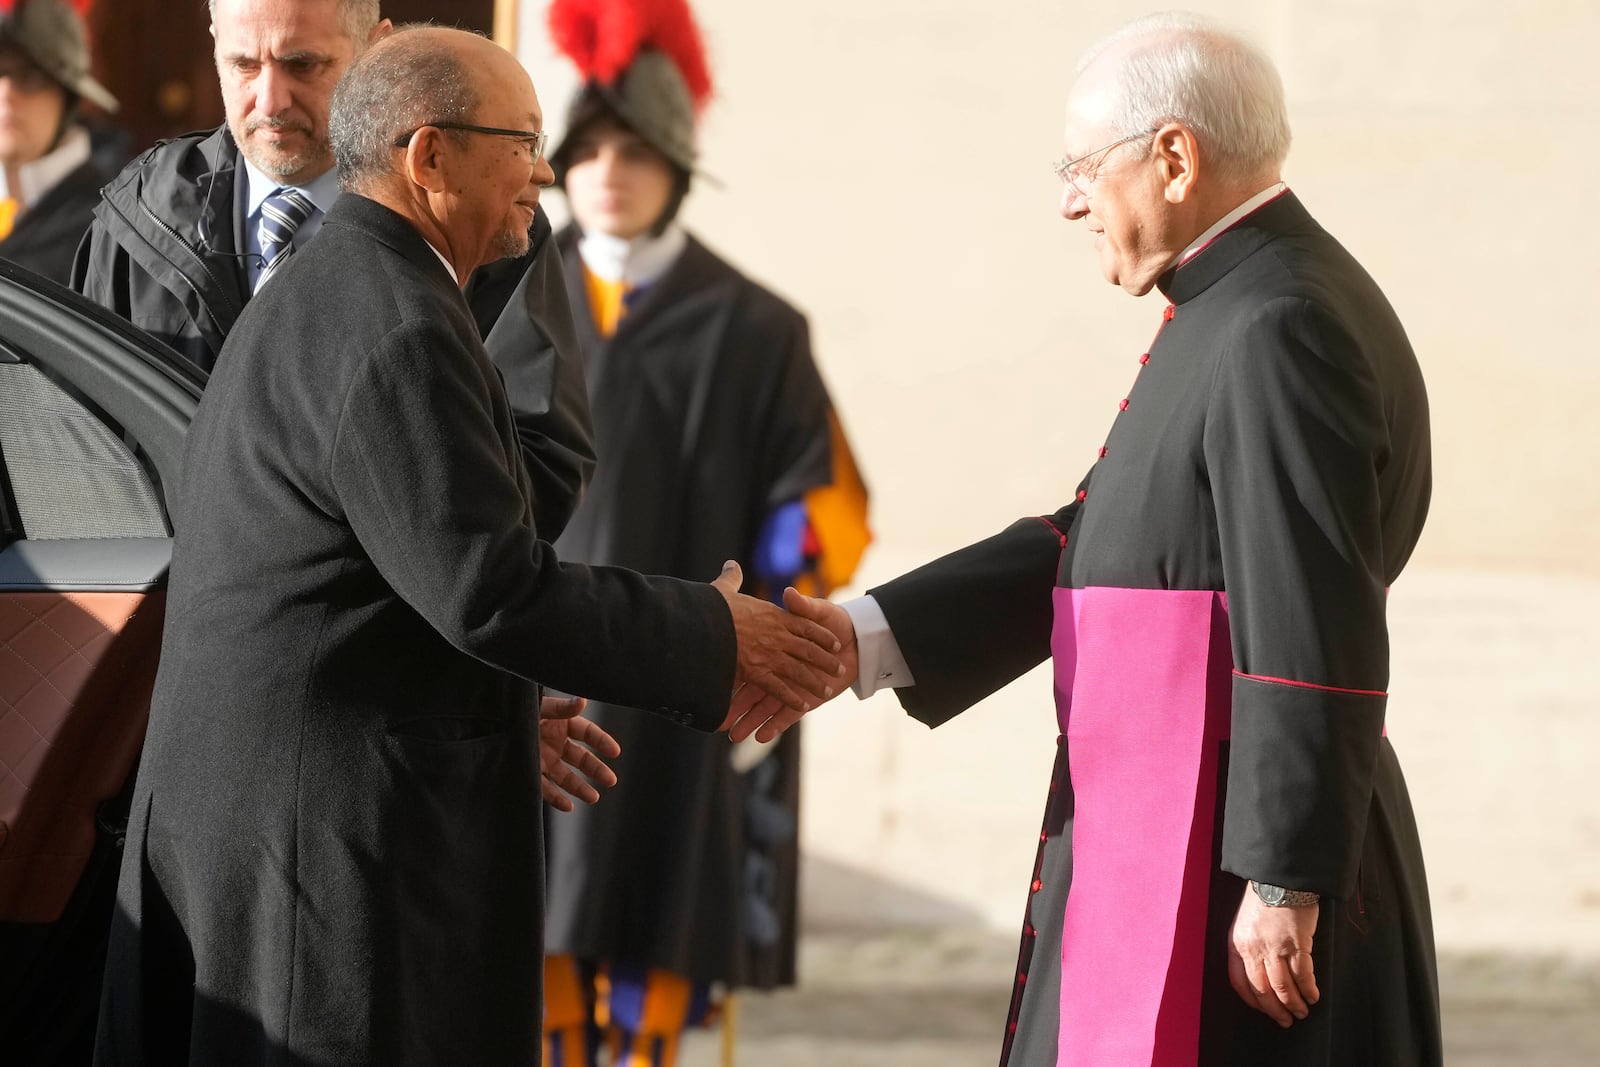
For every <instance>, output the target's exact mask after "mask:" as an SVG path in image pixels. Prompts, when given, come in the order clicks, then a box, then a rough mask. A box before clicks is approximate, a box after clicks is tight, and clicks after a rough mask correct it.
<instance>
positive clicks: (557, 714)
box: [539, 694, 622, 811]
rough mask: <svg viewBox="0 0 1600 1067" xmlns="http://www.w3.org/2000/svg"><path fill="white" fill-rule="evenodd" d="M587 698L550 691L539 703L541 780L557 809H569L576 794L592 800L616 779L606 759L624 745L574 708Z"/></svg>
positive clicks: (578, 709)
mask: <svg viewBox="0 0 1600 1067" xmlns="http://www.w3.org/2000/svg"><path fill="white" fill-rule="evenodd" d="M587 703H588V701H586V700H584V699H583V698H582V697H573V696H564V695H555V694H548V695H546V696H545V698H544V700H543V701H542V702H540V704H539V770H540V772H541V774H540V783H539V786H540V789H541V791H542V792H543V793H544V799H545V800H546V801H548V802H549V804H550V805H551V806H552V807H554V808H555V809H556V810H558V811H571V810H572V809H573V801H574V800H581V801H582V802H583V803H585V804H593V803H594V802H595V801H597V800H599V799H600V790H601V789H610V788H611V787H612V786H614V785H616V784H617V775H616V772H615V771H613V770H612V769H611V768H610V767H608V766H606V763H605V760H608V759H615V758H616V757H617V756H619V755H621V754H622V746H621V745H619V744H617V740H616V738H614V737H612V736H611V735H610V734H608V733H606V732H605V731H604V730H602V729H601V728H600V727H599V725H598V724H597V723H595V722H593V721H592V720H589V719H585V718H584V717H583V716H582V715H580V714H578V713H579V712H581V711H582V710H583V709H584V706H585V705H586V704H587ZM602 756H603V757H604V759H602V758H601V757H602Z"/></svg>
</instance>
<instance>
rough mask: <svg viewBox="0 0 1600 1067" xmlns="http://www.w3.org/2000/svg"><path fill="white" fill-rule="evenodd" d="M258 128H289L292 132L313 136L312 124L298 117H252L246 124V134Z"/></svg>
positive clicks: (280, 129)
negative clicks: (301, 120)
mask: <svg viewBox="0 0 1600 1067" xmlns="http://www.w3.org/2000/svg"><path fill="white" fill-rule="evenodd" d="M257 130H279V131H282V130H287V131H289V132H291V133H303V134H305V135H306V136H307V137H309V136H311V132H312V131H311V124H310V123H309V122H300V121H298V120H296V119H251V120H250V121H249V122H247V123H245V124H244V132H245V133H246V134H251V133H255V132H256V131H257Z"/></svg>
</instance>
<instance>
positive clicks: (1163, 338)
mask: <svg viewBox="0 0 1600 1067" xmlns="http://www.w3.org/2000/svg"><path fill="white" fill-rule="evenodd" d="M1065 143H1066V149H1067V152H1066V159H1065V161H1064V162H1063V163H1062V164H1060V166H1059V172H1060V175H1061V178H1062V181H1063V186H1062V197H1061V213H1062V215H1063V217H1065V218H1067V219H1069V220H1074V221H1081V222H1083V223H1084V224H1085V226H1086V227H1087V228H1088V230H1089V232H1090V233H1091V234H1092V235H1093V239H1094V244H1095V248H1096V249H1097V251H1098V253H1099V259H1100V265H1101V268H1102V270H1103V272H1104V274H1105V277H1106V279H1107V280H1108V281H1110V282H1112V283H1113V284H1115V285H1118V286H1120V287H1121V288H1123V289H1124V290H1126V291H1127V292H1129V293H1131V294H1133V295H1135V296H1143V295H1145V294H1147V293H1149V292H1150V291H1151V290H1153V289H1159V290H1160V292H1161V293H1162V295H1163V296H1164V297H1165V301H1166V303H1165V307H1164V310H1163V312H1162V315H1161V325H1160V327H1159V328H1158V331H1157V336H1156V338H1155V340H1154V341H1153V342H1152V343H1151V344H1150V345H1149V347H1148V348H1147V349H1146V350H1145V351H1144V352H1142V353H1140V354H1139V356H1138V359H1137V378H1136V381H1135V384H1134V386H1133V388H1132V390H1131V391H1130V392H1129V393H1128V394H1127V396H1126V397H1125V398H1123V399H1121V400H1120V401H1119V402H1118V404H1117V409H1118V411H1117V415H1116V417H1115V420H1114V422H1113V423H1112V427H1111V431H1110V433H1109V435H1108V436H1107V438H1106V439H1105V444H1104V445H1103V446H1102V447H1100V449H1099V450H1098V455H1097V458H1096V462H1095V463H1094V465H1093V467H1092V468H1091V470H1090V472H1089V475H1088V476H1087V477H1085V478H1084V479H1083V481H1082V482H1081V483H1080V484H1079V486H1078V490H1077V492H1076V494H1075V499H1074V500H1073V501H1072V502H1071V503H1069V504H1068V505H1067V506H1066V507H1064V508H1061V509H1060V510H1058V511H1056V512H1055V513H1054V514H1052V515H1048V516H1044V517H1041V518H1032V519H1027V520H1024V521H1022V522H1020V523H1018V524H1016V525H1013V526H1012V527H1010V528H1008V529H1007V530H1005V531H1004V532H1002V533H999V534H997V535H996V536H994V537H992V538H990V539H988V540H986V541H983V542H980V543H979V544H976V545H973V546H971V547H969V548H966V549H962V550H961V551H958V552H956V553H954V554H952V555H950V556H948V557H946V558H944V559H942V560H939V561H937V562H934V563H932V564H929V565H928V566H926V567H924V568H922V569H920V570H916V571H913V572H911V573H909V574H907V575H905V576H903V577H901V578H899V579H896V580H895V581H892V582H889V583H887V584H885V585H883V586H880V587H878V588H876V589H874V590H872V591H871V592H870V593H869V594H868V596H866V597H864V598H862V599H861V600H859V601H856V602H853V603H851V604H849V605H846V606H845V609H844V610H841V609H840V608H836V607H832V606H830V605H827V604H825V603H824V602H821V601H813V602H810V603H809V604H808V605H807V606H805V607H804V608H803V609H801V610H804V611H805V612H806V613H807V614H808V615H810V616H811V617H814V618H817V619H819V620H823V621H826V622H827V623H828V625H830V626H832V627H834V628H835V630H836V632H838V633H839V634H841V636H842V637H844V638H846V639H847V640H850V641H859V647H858V648H852V647H848V646H847V668H850V667H851V666H852V664H851V661H852V660H855V661H856V662H855V664H854V665H853V670H854V673H856V674H857V675H858V677H859V679H860V680H859V682H858V683H857V684H858V692H860V693H862V694H863V695H864V694H866V693H868V692H870V691H872V690H873V689H876V688H879V687H882V686H885V685H887V686H892V687H895V688H896V691H897V694H898V695H899V697H900V700H901V703H902V704H903V705H904V706H905V707H906V709H907V710H908V711H909V712H910V713H911V714H912V715H913V716H914V717H916V718H918V719H920V720H921V721H923V722H925V723H927V724H929V725H938V724H939V723H942V722H944V721H946V720H947V719H949V718H950V717H952V716H954V715H956V714H957V713H959V712H961V711H962V710H964V709H965V708H967V707H969V706H970V705H972V704H974V703H976V702H978V701H979V700H981V699H982V698H983V697H985V696H987V695H989V694H990V693H992V692H994V691H995V690H996V689H998V688H999V687H1001V686H1002V685H1005V684H1006V683H1008V682H1009V681H1011V680H1012V679H1014V678H1016V677H1018V676H1019V675H1020V674H1022V673H1023V672H1024V671H1026V670H1028V669H1029V668H1031V667H1033V666H1034V665H1036V664H1038V663H1039V662H1041V661H1042V660H1044V659H1045V658H1046V657H1052V658H1053V660H1054V668H1055V675H1056V694H1057V717H1058V722H1059V725H1060V730H1061V736H1060V737H1059V738H1058V741H1057V743H1058V745H1059V746H1060V747H1059V749H1058V756H1057V761H1056V769H1055V774H1054V778H1053V780H1052V782H1051V786H1050V793H1051V796H1050V801H1049V804H1048V806H1047V810H1046V817H1045V824H1044V831H1043V833H1042V834H1041V835H1040V840H1041V844H1040V849H1039V855H1038V859H1037V861H1036V866H1035V869H1034V873H1033V875H1032V882H1031V889H1030V892H1029V895H1028V908H1027V913H1026V918H1025V922H1024V927H1023V944H1022V951H1021V953H1020V961H1021V962H1020V966H1019V973H1018V977H1017V981H1016V983H1015V985H1014V990H1015V992H1014V996H1013V1000H1012V1006H1011V1011H1010V1016H1009V1018H1008V1020H1007V1026H1006V1032H1005V1037H1004V1046H1003V1047H1004V1052H1003V1053H1002V1062H1009V1063H1010V1064H1011V1065H1012V1067H1038V1065H1043V1064H1054V1063H1057V1062H1060V1063H1075V1064H1076V1063H1086V1064H1088V1063H1093V1064H1101V1063H1116V1064H1135V1063H1138V1064H1161V1065H1173V1067H1177V1065H1194V1064H1207V1065H1213V1064H1214V1065H1231V1064H1247V1063H1248V1064H1257V1063H1261V1064H1266V1063H1271V1064H1276V1065H1285V1067H1310V1065H1317V1067H1328V1065H1335V1064H1351V1063H1361V1064H1377V1065H1394V1067H1400V1065H1416V1064H1438V1063H1439V1062H1441V1057H1442V1053H1441V1048H1440V1033H1439V1014H1438V989H1437V978H1436V967H1435V959H1434V949H1433V936H1432V927H1431V919H1430V915H1429V907H1428V895H1427V884H1426V879H1425V877H1424V874H1423V868H1422V856H1421V848H1420V845H1419V843H1418V840H1417V832H1416V825H1415V821H1414V818H1413V816H1412V812H1411V806H1410V802H1409V800H1408V799H1407V797H1406V792H1405V785H1404V781H1403V779H1402V777H1401V775H1400V770H1399V765H1398V763H1397V761H1396V758H1395V754H1394V750H1393V748H1392V747H1391V745H1390V743H1389V741H1388V738H1387V736H1386V735H1385V730H1384V710H1385V703H1386V693H1385V688H1386V686H1387V682H1388V638H1387V633H1386V629H1385V623H1384V602H1385V592H1386V589H1387V587H1388V586H1389V585H1390V584H1391V583H1392V582H1393V581H1394V579H1395V578H1396V577H1397V576H1398V575H1399V573H1400V571H1401V568H1402V567H1403V566H1404V564H1405V561H1406V559H1407V558H1408V556H1409V555H1410V553H1411V549H1412V547H1413V546H1414V545H1415V544H1416V541H1417V537H1418V535H1419V534H1420V533H1421V530H1422V524H1423V519H1424V517H1425V515H1426V512H1427V503H1428V494H1429V484H1430V480H1429V444H1428V408H1427V398H1426V395H1425V392H1424V389H1423V383H1422V377H1421V373H1420V371H1419V369H1418V366H1417V362H1416V359H1415V357H1414V355H1413V354H1412V351H1411V347H1410V344H1409V343H1408V341H1407V339H1406V335H1405V332H1404V330H1403V329H1402V327H1401V325H1400V323H1399V321H1398V319H1397V318H1396V317H1395V314H1394V312H1393V310H1392V309H1391V308H1390V307H1389V304H1388V302H1387V301H1386V300H1385V299H1384V297H1383V294H1382V292H1381V291H1380V290H1379V289H1378V287H1377V285H1376V284H1375V283H1374V282H1373V281H1372V279H1371V278H1370V277H1369V276H1368V275H1367V274H1366V272H1365V271H1364V270H1362V268H1361V267H1360V265H1359V264H1357V263H1356V262H1355V260H1354V259H1352V258H1351V257H1350V255H1349V254H1348V253H1347V252H1346V251H1345V250H1344V249H1343V248H1342V247H1340V245H1339V244H1338V242H1336V241H1335V240H1334V239H1333V238H1332V237H1331V236H1329V235H1328V234H1327V233H1326V232H1325V231H1324V230H1323V229H1322V228H1321V227H1319V226H1318V225H1317V224H1316V222H1315V221H1313V219H1312V218H1311V216H1310V214H1309V213H1308V212H1307V211H1306V209H1305V208H1304V207H1303V206H1302V205H1301V204H1300V202H1299V200H1298V199H1296V198H1295V196H1294V195H1293V194H1292V193H1290V192H1289V191H1288V189H1287V187H1286V186H1285V185H1284V183H1283V182H1282V180H1281V176H1280V167H1281V164H1282V161H1283V159H1284V157H1285V155H1286V153H1287V151H1288V147H1289V126H1288V119H1287V114H1286V110H1285V107H1284V100H1283V89H1282V85H1281V83H1280V81H1279V79H1278V75H1277V72H1276V71H1275V70H1274V69H1273V67H1272V64H1271V62H1270V61H1269V60H1268V59H1267V58H1266V56H1265V55H1263V54H1262V53H1261V52H1260V51H1259V50H1258V49H1256V48H1255V47H1254V46H1253V45H1250V44H1249V43H1248V42H1246V41H1244V40H1242V39H1240V38H1238V37H1237V36H1235V35H1233V34H1231V33H1228V32H1226V31H1223V30H1221V29H1219V28H1217V27H1214V26H1212V25H1210V24H1208V23H1206V22H1204V21H1202V20H1199V19H1196V18H1194V17H1191V16H1186V15H1180V14H1168V15H1158V16H1151V17H1148V18H1145V19H1142V20H1139V21H1136V22H1134V23H1132V24H1130V25H1129V26H1127V27H1124V28H1123V29H1122V30H1120V31H1118V32H1117V33H1115V34H1113V35H1112V36H1111V37H1110V38H1108V39H1107V40H1105V41H1103V42H1101V43H1100V44H1099V45H1097V46H1096V47H1095V48H1094V49H1092V50H1091V51H1090V53H1089V55H1088V56H1087V57H1086V59H1085V60H1084V63H1083V65H1082V66H1081V67H1080V73H1079V76H1078V79H1077V81H1076V82H1075V83H1074V86H1073V88H1072V90H1071V94H1070V96H1069V98H1068V104H1067V122H1066V130H1065ZM1132 362H1134V361H1132V360H1130V363H1132ZM857 655H859V658H858V659H857Z"/></svg>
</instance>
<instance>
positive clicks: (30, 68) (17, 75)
mask: <svg viewBox="0 0 1600 1067" xmlns="http://www.w3.org/2000/svg"><path fill="white" fill-rule="evenodd" d="M0 81H9V82H10V83H11V85H12V87H13V88H15V89H16V90H17V92H19V93H24V94H27V95H32V94H33V93H41V92H43V91H44V90H46V89H48V88H50V86H52V85H54V84H56V80H55V79H54V78H52V77H50V75H48V74H46V73H45V72H44V70H43V69H42V68H40V67H37V66H35V65H34V64H32V63H29V62H28V61H27V60H26V59H23V58H22V57H21V56H17V57H16V58H15V59H12V60H11V61H9V62H5V61H0Z"/></svg>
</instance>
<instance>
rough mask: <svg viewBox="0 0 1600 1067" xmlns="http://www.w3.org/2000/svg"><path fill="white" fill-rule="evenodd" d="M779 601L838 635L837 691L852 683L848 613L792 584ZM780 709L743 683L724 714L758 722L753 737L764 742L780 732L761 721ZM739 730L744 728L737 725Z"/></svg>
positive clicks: (855, 667) (852, 635) (852, 633)
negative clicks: (839, 669)
mask: <svg viewBox="0 0 1600 1067" xmlns="http://www.w3.org/2000/svg"><path fill="white" fill-rule="evenodd" d="M783 603H784V606H785V607H787V608H788V609H789V610H790V611H791V612H793V613H794V614H796V615H799V616H800V617H801V618H805V619H810V620H812V621H813V622H817V623H821V624H822V625H823V626H825V627H827V629H828V631H829V632H830V633H832V634H833V636H834V637H836V638H838V640H839V662H840V663H842V664H844V675H843V676H842V677H841V678H840V679H839V681H840V683H841V686H840V690H839V691H840V692H843V691H844V686H848V685H853V684H855V680H856V676H857V675H858V674H860V673H861V671H860V662H859V656H858V654H857V649H856V625H855V622H854V621H853V620H852V619H851V618H850V615H849V613H848V612H846V611H845V610H844V609H843V608H841V607H840V606H839V605H837V604H835V603H833V602H832V601H830V600H824V599H823V598H821V597H810V596H806V595H805V594H804V593H802V592H800V591H799V590H798V589H796V588H794V586H789V587H788V588H787V589H785V590H784V591H783ZM830 699H831V698H830ZM782 712H783V705H782V703H781V702H779V701H778V700H777V699H776V698H774V697H773V696H772V695H771V694H769V693H767V692H766V691H765V690H763V689H761V688H760V687H759V686H754V685H746V686H743V687H741V688H740V689H739V690H738V691H737V692H735V693H734V694H733V705H732V709H731V710H730V712H729V714H728V718H729V721H730V722H733V723H735V724H742V723H743V722H744V721H745V720H746V719H747V718H748V719H749V720H750V721H751V722H753V723H757V724H762V728H761V729H759V730H757V732H756V735H755V736H756V740H757V741H761V742H763V743H765V742H767V741H771V740H772V739H773V738H774V737H776V736H778V734H779V733H780V732H781V731H780V730H779V729H778V728H777V727H776V726H775V725H774V726H773V727H772V728H771V729H767V727H766V726H765V724H767V723H771V722H772V721H773V719H774V718H775V717H776V716H778V715H781V714H782ZM735 729H739V726H737V725H736V726H735ZM740 732H741V733H743V732H744V731H743V730H742V729H741V730H740ZM730 733H731V731H730Z"/></svg>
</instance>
